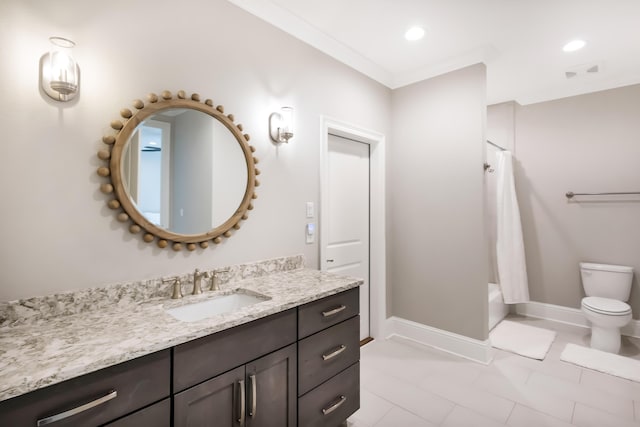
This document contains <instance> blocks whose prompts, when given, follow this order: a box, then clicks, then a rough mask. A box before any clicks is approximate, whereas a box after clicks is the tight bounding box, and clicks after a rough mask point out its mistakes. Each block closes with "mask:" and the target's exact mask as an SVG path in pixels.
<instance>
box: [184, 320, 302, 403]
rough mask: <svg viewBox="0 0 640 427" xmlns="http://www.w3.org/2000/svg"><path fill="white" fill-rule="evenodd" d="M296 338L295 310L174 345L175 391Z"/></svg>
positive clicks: (241, 363) (275, 348)
mask: <svg viewBox="0 0 640 427" xmlns="http://www.w3.org/2000/svg"><path fill="white" fill-rule="evenodd" d="M295 341H296V310H295V309H291V310H287V311H284V312H282V313H278V314H274V315H271V316H269V317H265V318H263V319H259V320H254V321H253V322H250V323H246V324H244V325H240V326H236V327H234V328H231V329H227V330H225V331H221V332H218V333H215V334H213V335H209V336H206V337H203V338H199V339H197V340H193V341H189V342H187V343H184V344H181V345H178V346H176V347H174V349H173V391H174V393H177V392H179V391H182V390H185V389H187V388H189V387H191V386H193V385H196V384H199V383H201V382H203V381H206V380H208V379H209V378H213V377H215V376H217V375H220V374H221V373H223V372H226V371H228V370H230V369H233V368H235V367H237V366H240V365H243V364H245V363H247V362H249V361H251V360H254V359H257V358H258V357H260V356H263V355H265V354H267V353H271V352H272V351H275V350H277V349H279V348H282V347H285V346H287V345H289V344H291V343H294V342H295Z"/></svg>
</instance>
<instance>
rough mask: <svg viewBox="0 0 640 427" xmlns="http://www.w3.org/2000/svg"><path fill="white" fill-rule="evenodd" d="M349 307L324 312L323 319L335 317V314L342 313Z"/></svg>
mask: <svg viewBox="0 0 640 427" xmlns="http://www.w3.org/2000/svg"><path fill="white" fill-rule="evenodd" d="M346 308H347V306H346V305H341V306H340V307H336V308H334V309H333V310H328V311H323V312H322V316H323V317H329V316H333V315H335V314H338V313H340V312H341V311H342V310H344V309H346Z"/></svg>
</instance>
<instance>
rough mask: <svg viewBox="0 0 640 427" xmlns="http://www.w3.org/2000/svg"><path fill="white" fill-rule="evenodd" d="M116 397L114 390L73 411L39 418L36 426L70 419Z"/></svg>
mask: <svg viewBox="0 0 640 427" xmlns="http://www.w3.org/2000/svg"><path fill="white" fill-rule="evenodd" d="M117 396H118V392H117V391H116V390H111V391H109V392H108V393H107V394H106V395H104V396H102V397H99V398H97V399H96V400H92V401H91V402H89V403H85V404H84V405H80V406H77V407H75V408H73V409H69V410H68V411H64V412H61V413H59V414H56V415H51V416H50V417H46V418H41V419H39V420H38V421H37V422H36V425H37V426H38V427H40V426H46V425H49V424H52V423H55V422H58V421H61V420H64V419H65V418H69V417H72V416H74V415H77V414H79V413H81V412H84V411H86V410H89V409H91V408H95V407H96V406H98V405H102V404H103V403H105V402H108V401H110V400H111V399H115V398H116V397H117Z"/></svg>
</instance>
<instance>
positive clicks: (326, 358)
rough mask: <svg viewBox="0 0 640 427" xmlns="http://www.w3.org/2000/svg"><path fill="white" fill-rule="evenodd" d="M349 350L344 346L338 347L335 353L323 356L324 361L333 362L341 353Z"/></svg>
mask: <svg viewBox="0 0 640 427" xmlns="http://www.w3.org/2000/svg"><path fill="white" fill-rule="evenodd" d="M346 349H347V346H346V345H344V344H342V345H341V346H340V347H338V348H337V349H335V350H334V351H332V352H331V353H329V354H323V355H322V360H324V361H325V362H326V361H327V360H331V359H333V358H334V357H336V356H337V355H339V354H340V353H342V352H343V351H345V350H346Z"/></svg>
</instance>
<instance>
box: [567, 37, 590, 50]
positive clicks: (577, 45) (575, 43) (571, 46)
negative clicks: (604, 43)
mask: <svg viewBox="0 0 640 427" xmlns="http://www.w3.org/2000/svg"><path fill="white" fill-rule="evenodd" d="M586 44H587V42H585V41H584V40H579V39H578V40H571V41H570V42H569V43H567V44H565V45H564V47H563V48H562V50H564V51H565V52H575V51H576V50H580V49H582V48H583V47H585V45H586Z"/></svg>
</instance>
